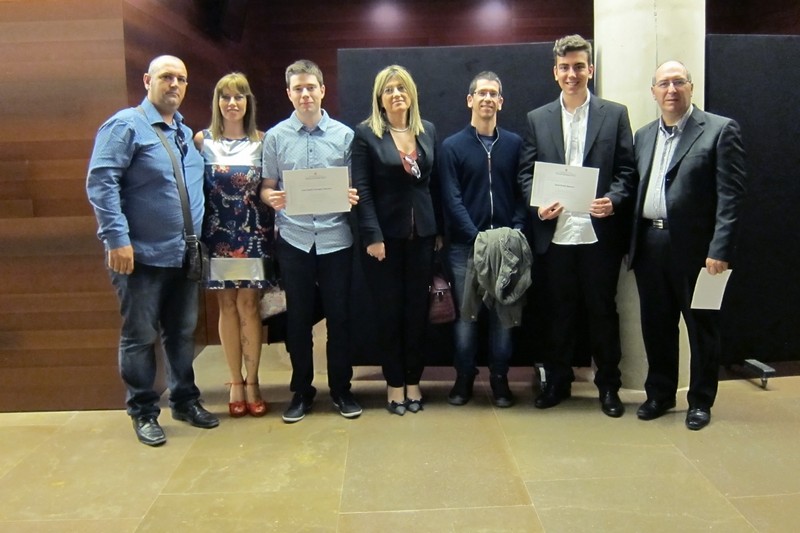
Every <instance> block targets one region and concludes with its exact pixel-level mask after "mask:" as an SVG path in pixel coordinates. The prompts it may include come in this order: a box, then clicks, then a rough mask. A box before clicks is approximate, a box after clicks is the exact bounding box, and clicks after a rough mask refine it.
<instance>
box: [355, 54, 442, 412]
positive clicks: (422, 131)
mask: <svg viewBox="0 0 800 533" xmlns="http://www.w3.org/2000/svg"><path fill="white" fill-rule="evenodd" d="M435 153H436V129H435V128H434V126H433V124H431V123H430V122H428V121H425V120H422V118H420V114H419V106H418V100H417V87H416V85H415V84H414V80H413V79H412V78H411V74H409V73H408V71H407V70H406V69H404V68H403V67H401V66H398V65H391V66H388V67H386V68H385V69H383V70H382V71H380V72H379V73H378V75H377V76H376V77H375V84H374V87H373V91H372V113H371V115H370V116H369V118H367V119H366V120H365V121H364V122H362V123H361V124H359V125H358V126H357V127H356V129H355V137H354V138H353V150H352V173H353V185H354V187H355V188H356V189H357V190H358V194H359V197H360V200H359V203H358V205H357V207H356V210H357V214H358V220H359V231H360V236H361V244H362V250H363V251H364V253H365V254H366V255H365V256H363V257H362V264H363V267H364V276H365V278H366V280H367V284H368V285H369V287H370V290H371V292H372V294H373V298H374V301H375V304H376V305H375V307H376V311H377V315H378V316H377V317H376V318H377V319H378V323H377V326H378V343H379V346H378V347H377V348H378V353H380V354H381V355H382V357H383V374H384V377H385V378H386V383H387V385H388V387H387V402H388V403H387V406H386V408H387V409H388V410H389V412H390V413H394V414H398V415H403V414H405V412H406V410H408V411H410V412H412V413H416V412H418V411H421V410H422V391H421V390H420V388H419V381H420V378H421V376H422V370H423V367H424V361H423V356H422V343H423V338H424V335H425V329H426V327H427V318H428V286H429V285H430V282H431V276H432V268H433V253H434V249H435V248H437V249H438V248H439V246H440V245H441V238H440V237H439V233H440V232H439V231H438V228H439V227H440V223H439V222H440V220H441V217H440V216H439V213H440V210H439V208H438V205H436V204H437V202H435V201H434V196H432V194H431V192H432V191H434V192H435V169H436V161H435Z"/></svg>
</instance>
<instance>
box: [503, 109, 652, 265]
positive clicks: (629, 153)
mask: <svg viewBox="0 0 800 533" xmlns="http://www.w3.org/2000/svg"><path fill="white" fill-rule="evenodd" d="M583 153H584V156H583V166H585V167H594V168H598V169H600V171H599V176H598V178H597V195H596V198H600V197H603V196H606V197H608V198H610V199H611V202H612V203H613V204H614V215H613V216H610V217H606V218H594V217H592V226H593V227H594V231H595V234H596V235H597V239H598V241H600V242H601V243H607V244H609V245H610V246H612V247H613V248H614V249H616V250H617V251H619V252H620V256H621V254H622V253H624V252H625V250H626V249H627V247H628V242H629V235H630V214H631V209H630V203H631V202H632V200H633V196H634V194H635V191H636V180H637V177H636V171H635V170H634V160H633V135H632V134H631V123H630V119H628V109H627V108H626V107H625V106H623V105H622V104H618V103H616V102H611V101H609V100H603V99H602V98H598V97H596V96H595V95H592V96H591V99H590V100H589V117H588V123H587V125H586V145H585V148H584V152H583ZM536 161H543V162H546V163H564V132H563V129H562V127H561V100H560V97H559V99H556V100H555V101H554V102H550V103H549V104H546V105H544V106H542V107H540V108H538V109H534V110H533V111H531V112H529V113H528V118H527V128H526V130H525V135H524V136H523V143H522V152H521V153H520V169H519V181H520V186H521V188H522V192H523V194H524V195H525V202H526V203H529V202H530V198H531V187H532V183H533V164H534V162H536ZM532 230H533V245H534V248H535V250H536V253H537V254H543V253H545V252H546V251H547V248H548V247H549V246H550V242H551V241H552V240H553V234H554V233H555V230H556V220H555V219H554V220H540V219H539V216H538V215H537V213H536V208H532Z"/></svg>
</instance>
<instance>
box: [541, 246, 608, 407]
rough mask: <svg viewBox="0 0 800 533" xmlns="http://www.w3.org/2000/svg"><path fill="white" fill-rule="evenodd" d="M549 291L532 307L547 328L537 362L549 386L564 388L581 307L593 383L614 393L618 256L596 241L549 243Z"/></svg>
mask: <svg viewBox="0 0 800 533" xmlns="http://www.w3.org/2000/svg"><path fill="white" fill-rule="evenodd" d="M539 258H540V260H541V261H542V262H543V263H544V266H545V271H546V273H547V281H548V285H549V290H547V291H546V294H547V301H545V302H535V303H534V305H538V306H543V307H544V308H545V309H547V310H548V311H547V314H548V320H549V327H548V328H547V331H548V335H547V339H546V342H545V349H544V353H543V354H542V362H543V364H544V368H545V372H546V374H547V376H546V378H547V380H548V382H549V383H551V384H552V386H554V387H557V388H562V389H566V388H569V386H570V383H571V382H572V380H573V379H574V377H573V375H572V354H573V353H574V349H575V339H576V337H577V335H578V331H577V318H578V315H579V311H580V307H581V306H585V309H586V312H587V318H588V327H589V347H590V350H591V356H592V357H593V358H594V361H595V365H596V366H597V372H596V373H595V379H594V383H595V385H597V388H598V389H600V390H601V391H609V390H610V391H617V390H619V388H620V386H621V384H622V382H621V378H620V371H619V362H620V358H621V354H622V350H621V348H620V340H619V315H618V314H617V303H616V296H617V282H618V280H619V269H620V265H621V264H622V254H621V253H620V252H619V250H618V249H617V248H616V247H612V246H609V245H607V244H605V243H602V242H596V243H594V244H577V245H562V244H552V243H551V244H550V246H549V247H548V248H547V251H546V252H545V253H544V255H542V256H540V257H539Z"/></svg>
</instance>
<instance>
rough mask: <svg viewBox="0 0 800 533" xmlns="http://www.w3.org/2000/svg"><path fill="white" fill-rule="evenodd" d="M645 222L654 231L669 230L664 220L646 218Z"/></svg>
mask: <svg viewBox="0 0 800 533" xmlns="http://www.w3.org/2000/svg"><path fill="white" fill-rule="evenodd" d="M645 220H646V221H648V222H649V223H650V225H651V226H653V227H654V228H656V229H669V224H668V223H667V219H666V218H646V219H645Z"/></svg>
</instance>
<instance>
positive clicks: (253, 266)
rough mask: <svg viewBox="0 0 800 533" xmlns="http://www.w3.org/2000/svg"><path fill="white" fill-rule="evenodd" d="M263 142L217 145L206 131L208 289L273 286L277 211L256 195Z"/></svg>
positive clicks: (222, 142) (229, 141) (226, 141)
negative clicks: (274, 211)
mask: <svg viewBox="0 0 800 533" xmlns="http://www.w3.org/2000/svg"><path fill="white" fill-rule="evenodd" d="M261 148H262V144H261V141H251V140H250V139H247V138H244V139H225V138H221V139H219V140H216V141H215V140H214V139H212V137H211V133H210V132H209V131H208V130H203V149H202V154H203V158H204V159H205V162H206V171H205V191H206V215H205V220H204V222H203V237H202V238H203V242H205V243H206V245H207V246H208V249H209V252H210V254H211V274H212V279H211V280H210V281H209V282H208V283H207V284H206V287H207V288H209V289H235V288H241V289H247V288H254V289H263V288H267V287H269V286H270V285H272V284H273V281H272V279H273V278H272V272H271V268H270V267H271V265H272V255H273V244H274V239H275V219H274V213H273V211H272V210H271V209H270V208H269V207H268V206H266V205H265V204H264V203H263V202H262V201H261V199H260V198H259V196H258V192H259V186H260V185H261Z"/></svg>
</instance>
